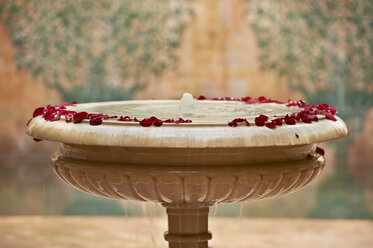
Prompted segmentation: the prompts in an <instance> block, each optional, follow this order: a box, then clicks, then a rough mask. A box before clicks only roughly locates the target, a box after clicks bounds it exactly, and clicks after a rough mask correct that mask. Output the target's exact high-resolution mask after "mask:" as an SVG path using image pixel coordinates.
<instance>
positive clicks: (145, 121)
mask: <svg viewBox="0 0 373 248" xmlns="http://www.w3.org/2000/svg"><path fill="white" fill-rule="evenodd" d="M152 124H153V122H152V121H151V120H150V119H149V118H145V119H143V120H142V121H140V125H141V126H143V127H150V126H151V125H152Z"/></svg>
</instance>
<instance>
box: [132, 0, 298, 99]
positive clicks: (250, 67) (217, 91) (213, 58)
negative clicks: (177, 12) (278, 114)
mask: <svg viewBox="0 0 373 248" xmlns="http://www.w3.org/2000/svg"><path fill="white" fill-rule="evenodd" d="M192 8H193V11H194V13H195V16H194V18H193V19H192V21H191V22H190V24H189V25H188V27H187V28H186V30H185V32H184V34H183V37H182V41H181V47H180V50H179V64H178V66H177V68H176V70H175V71H172V72H166V73H165V74H164V75H163V77H162V78H160V79H159V80H158V81H157V82H153V83H151V84H150V85H149V87H148V88H146V89H145V90H142V91H140V92H138V93H137V94H136V96H135V98H139V99H147V98H170V97H171V98H178V97H180V95H182V93H183V92H186V91H187V92H191V93H193V94H194V95H200V94H202V95H206V96H210V97H214V96H235V97H240V96H246V95H250V96H261V95H265V96H268V97H272V98H278V99H282V100H287V99H288V98H289V97H290V98H299V97H300V94H297V93H295V92H292V91H291V90H290V89H289V87H288V85H287V84H286V82H285V81H284V80H283V79H280V78H278V77H276V75H275V74H274V73H273V72H270V71H263V70H261V68H260V61H259V55H260V54H259V53H260V52H259V51H258V46H257V43H256V38H255V33H254V32H253V30H252V29H251V28H250V27H249V26H248V24H247V21H246V20H245V19H244V18H245V17H244V8H245V5H244V1H243V0H198V1H193V2H192Z"/></svg>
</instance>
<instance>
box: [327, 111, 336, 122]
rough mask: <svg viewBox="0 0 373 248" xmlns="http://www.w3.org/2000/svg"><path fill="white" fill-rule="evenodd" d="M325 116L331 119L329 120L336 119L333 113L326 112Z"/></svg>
mask: <svg viewBox="0 0 373 248" xmlns="http://www.w3.org/2000/svg"><path fill="white" fill-rule="evenodd" d="M325 118H326V119H328V120H331V121H337V119H336V118H335V117H334V115H332V114H330V113H326V114H325Z"/></svg>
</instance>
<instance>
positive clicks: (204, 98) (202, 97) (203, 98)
mask: <svg viewBox="0 0 373 248" xmlns="http://www.w3.org/2000/svg"><path fill="white" fill-rule="evenodd" d="M206 99H207V98H206V97H204V96H199V97H198V98H197V100H206Z"/></svg>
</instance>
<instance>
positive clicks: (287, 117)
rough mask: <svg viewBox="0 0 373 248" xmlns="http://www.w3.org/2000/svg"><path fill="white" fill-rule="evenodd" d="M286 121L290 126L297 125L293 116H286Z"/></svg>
mask: <svg viewBox="0 0 373 248" xmlns="http://www.w3.org/2000/svg"><path fill="white" fill-rule="evenodd" d="M284 121H285V123H286V124H288V125H295V123H296V121H295V117H294V116H291V115H285V118H284Z"/></svg>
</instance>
